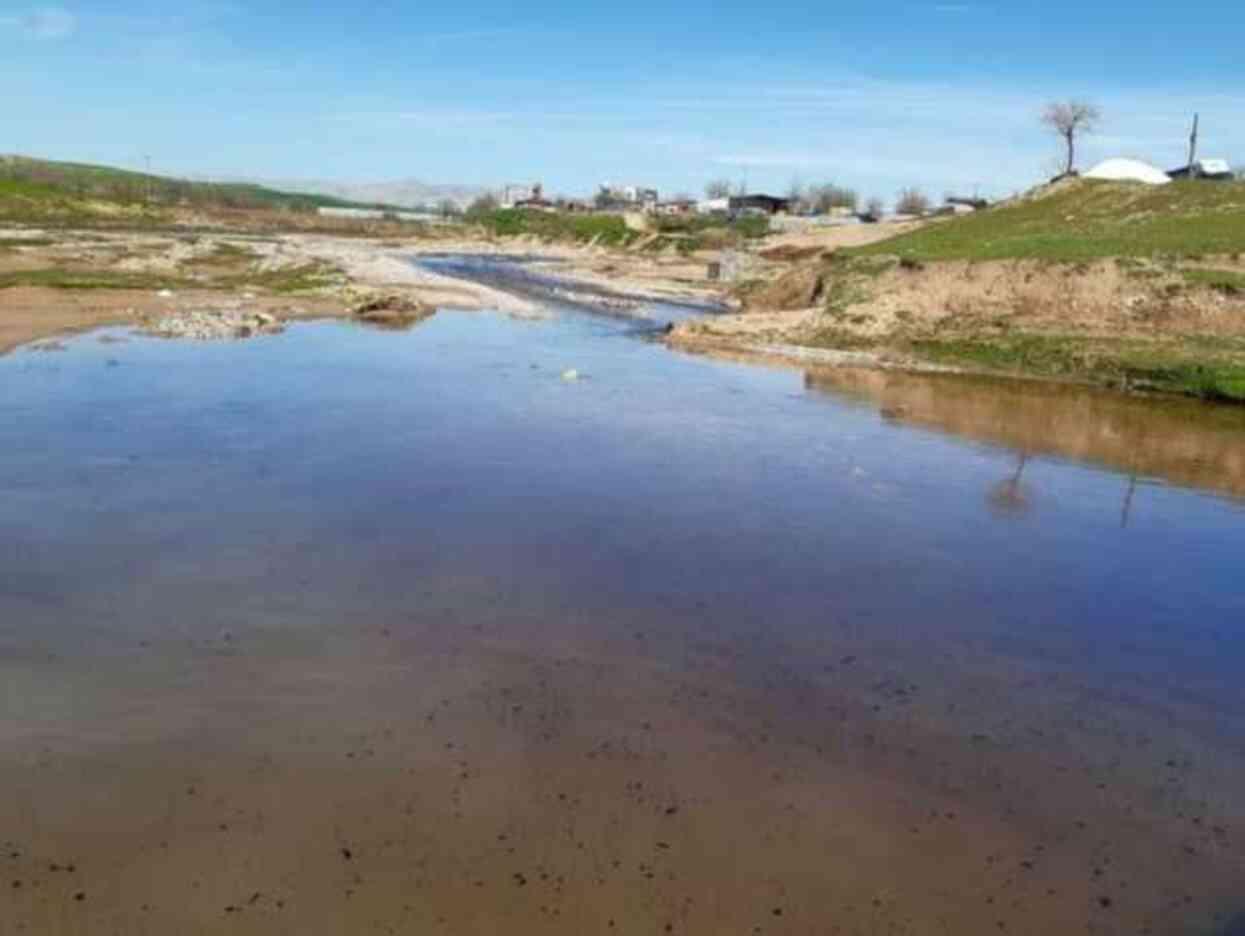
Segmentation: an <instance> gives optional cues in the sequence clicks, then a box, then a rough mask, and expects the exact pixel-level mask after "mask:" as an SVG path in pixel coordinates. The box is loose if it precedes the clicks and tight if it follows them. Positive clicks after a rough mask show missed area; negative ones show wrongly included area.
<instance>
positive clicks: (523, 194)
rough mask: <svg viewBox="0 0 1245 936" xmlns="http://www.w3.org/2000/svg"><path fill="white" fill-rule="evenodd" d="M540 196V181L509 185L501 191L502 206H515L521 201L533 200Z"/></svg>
mask: <svg viewBox="0 0 1245 936" xmlns="http://www.w3.org/2000/svg"><path fill="white" fill-rule="evenodd" d="M540 196H541V184H540V183H539V182H536V183H533V184H532V185H507V186H506V187H505V188H504V189H502V192H501V207H503V208H514V207H517V206H518V204H519V202H525V201H531V200H532V199H533V198H540Z"/></svg>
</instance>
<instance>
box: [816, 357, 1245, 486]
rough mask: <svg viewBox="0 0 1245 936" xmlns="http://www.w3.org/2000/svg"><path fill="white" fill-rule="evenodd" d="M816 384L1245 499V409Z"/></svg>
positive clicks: (998, 390) (1068, 394)
mask: <svg viewBox="0 0 1245 936" xmlns="http://www.w3.org/2000/svg"><path fill="white" fill-rule="evenodd" d="M805 383H806V385H807V386H808V387H810V388H814V389H817V390H824V391H826V392H828V393H832V394H835V395H839V396H843V397H849V398H858V399H861V400H867V401H869V402H871V403H872V404H875V405H877V406H878V407H879V408H880V410H881V412H882V414H883V415H884V416H885V417H886V418H888V419H892V420H894V421H896V422H899V423H903V424H905V425H910V426H920V427H924V428H929V429H935V430H938V431H940V432H947V433H952V434H954V435H957V436H961V437H963V438H966V439H973V440H978V441H981V442H987V443H990V444H993V445H1001V446H1006V447H1008V448H1011V449H1014V450H1016V451H1018V452H1021V453H1024V454H1026V455H1050V456H1056V457H1059V458H1069V459H1076V460H1078V461H1085V462H1091V463H1094V464H1099V465H1103V466H1106V467H1108V468H1110V469H1112V470H1114V471H1118V472H1120V473H1121V474H1123V475H1125V476H1126V477H1127V478H1128V488H1127V489H1128V493H1127V495H1126V496H1127V497H1128V498H1130V499H1131V497H1132V496H1133V495H1134V494H1135V493H1136V481H1137V479H1138V477H1143V478H1145V477H1150V478H1160V479H1162V480H1165V481H1169V482H1171V483H1174V484H1183V485H1188V486H1190V487H1198V488H1205V489H1207V490H1213V491H1220V492H1222V493H1225V494H1231V495H1233V496H1235V497H1245V444H1243V440H1245V409H1242V408H1240V407H1228V406H1207V405H1206V404H1204V403H1199V402H1196V401H1191V400H1179V399H1159V400H1154V399H1143V398H1139V397H1129V396H1124V395H1122V394H1117V393H1110V392H1107V391H1102V390H1095V389H1090V388H1086V387H1076V386H1064V385H1059V384H1042V383H1031V382H1028V381H1018V380H1004V379H997V380H996V379H991V378H984V377H948V376H943V375H915V374H902V373H896V372H885V371H863V370H849V369H837V370H836V369H824V370H814V371H809V372H807V373H806V374H805Z"/></svg>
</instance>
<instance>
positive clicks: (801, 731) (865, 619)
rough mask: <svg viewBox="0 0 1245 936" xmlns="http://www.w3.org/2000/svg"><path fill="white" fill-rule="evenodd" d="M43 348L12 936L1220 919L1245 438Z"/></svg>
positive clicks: (1235, 705) (525, 352) (551, 346)
mask: <svg viewBox="0 0 1245 936" xmlns="http://www.w3.org/2000/svg"><path fill="white" fill-rule="evenodd" d="M120 334H121V333H118V332H109V333H107V335H106V337H108V338H110V339H112V338H115V337H118V336H120ZM66 345H67V350H66V351H64V352H62V353H43V354H33V353H23V352H18V353H15V354H14V355H10V356H8V357H6V358H0V530H3V539H2V540H0V703H2V704H3V717H2V718H0V790H3V791H4V795H3V796H0V846H2V849H3V850H2V852H0V885H2V886H0V932H4V933H9V932H14V933H18V932H25V933H38V934H47V933H50V934H60V933H72V934H88V933H89V934H96V933H124V934H131V933H138V934H164V933H179V934H183V933H185V934H196V933H204V934H208V933H213V934H214V933H239V934H249V933H255V934H259V933H263V934H272V933H289V934H305V933H347V932H348V933H448V934H458V933H464V934H466V933H472V934H474V933H508V934H524V933H537V932H539V933H542V934H547V933H568V934H571V933H574V934H583V933H665V932H671V933H705V934H710V933H711V934H730V933H740V934H754V933H757V934H760V933H764V934H777V933H801V934H806V933H814V932H816V933H844V934H855V933H860V934H882V933H888V934H890V933H895V934H898V933H911V934H927V933H928V934H943V933H954V934H964V933H983V932H1007V933H1030V934H1039V933H1040V934H1049V933H1078V932H1081V933H1089V932H1092V933H1120V934H1124V933H1127V934H1136V933H1146V932H1148V933H1155V934H1160V933H1162V934H1166V933H1180V934H1184V933H1190V934H1230V933H1236V932H1238V931H1239V928H1240V926H1241V925H1242V919H1241V916H1240V915H1241V914H1242V913H1245V692H1243V691H1242V689H1241V677H1240V674H1241V672H1242V661H1243V660H1245V632H1243V631H1242V626H1241V621H1243V620H1245V586H1243V585H1242V579H1241V572H1240V569H1241V566H1240V557H1241V555H1242V554H1243V550H1242V547H1245V511H1243V510H1242V504H1241V502H1240V501H1239V500H1237V499H1235V498H1234V496H1233V495H1239V494H1240V493H1241V491H1240V487H1239V483H1240V482H1239V478H1238V477H1237V469H1236V467H1233V466H1236V465H1237V462H1236V461H1235V458H1236V455H1235V454H1234V453H1235V452H1236V451H1237V447H1236V446H1235V445H1234V444H1233V440H1239V439H1242V438H1245V435H1243V434H1242V431H1241V430H1242V428H1243V426H1242V422H1241V421H1240V420H1241V417H1240V416H1239V414H1236V413H1235V411H1226V410H1214V409H1207V408H1191V409H1189V410H1188V411H1187V412H1185V411H1182V414H1181V416H1180V418H1179V420H1178V423H1179V430H1178V431H1176V428H1175V426H1176V424H1175V423H1171V422H1170V421H1165V420H1166V417H1165V416H1163V415H1161V411H1162V408H1163V406H1164V404H1153V405H1152V404H1148V403H1137V402H1136V401H1129V402H1128V403H1127V404H1126V405H1127V407H1128V409H1127V414H1128V415H1127V418H1125V417H1124V416H1121V415H1120V411H1117V410H1115V409H1112V407H1111V405H1110V404H1109V403H1107V402H1102V401H1103V400H1105V399H1106V398H1103V397H1098V396H1093V397H1085V396H1077V395H1076V394H1075V393H1070V392H1069V391H1065V390H1052V389H1050V388H1047V387H1043V386H1041V385H1037V384H1033V385H1030V384H1015V385H1009V387H1008V389H1007V390H1006V391H1005V392H1003V395H1002V396H1000V395H999V394H1000V391H998V390H997V388H991V387H989V386H988V385H984V386H983V385H980V384H978V385H973V384H971V383H959V382H951V383H946V382H940V381H935V382H933V383H930V382H917V383H904V382H903V381H902V380H901V379H899V378H880V377H877V376H868V375H854V376H853V375H842V374H840V375H836V376H834V377H826V376H824V375H821V376H818V375H813V376H810V377H809V378H808V379H807V380H806V379H804V378H803V377H802V376H801V375H800V374H798V373H793V372H787V371H779V370H766V369H756V368H750V367H747V366H743V365H738V364H730V363H723V362H715V361H710V360H706V359H701V358H694V357H689V356H684V355H679V354H674V353H671V352H669V351H667V350H666V349H664V348H662V347H660V346H658V345H655V344H651V343H648V342H644V341H640V340H636V339H635V338H633V337H629V336H628V335H627V334H626V326H623V325H622V324H621V323H618V322H611V321H608V320H605V319H600V318H593V317H590V316H583V315H578V314H574V313H571V312H563V313H562V314H560V315H558V316H557V317H555V318H554V319H553V320H551V321H546V322H515V321H510V320H508V319H505V318H503V317H500V316H492V315H487V314H474V315H473V314H452V313H442V314H440V315H438V316H437V317H436V318H434V319H431V320H428V321H426V322H424V323H423V324H421V325H420V326H419V327H417V328H415V329H414V330H412V331H410V332H405V333H384V332H378V331H371V330H366V329H363V328H358V327H352V326H350V325H349V324H345V323H317V324H303V325H295V326H293V327H291V328H290V330H289V331H288V332H287V333H286V334H284V335H281V336H276V337H266V338H260V339H256V340H253V341H248V342H238V343H230V344H220V345H194V344H185V343H177V342H162V341H158V340H148V339H139V338H130V340H128V341H126V342H125V343H121V344H117V343H103V342H101V341H100V340H99V336H95V335H85V336H79V337H76V338H73V339H70V340H68V341H67V342H66ZM568 368H575V369H576V370H578V371H579V372H580V374H581V375H582V376H581V379H580V380H578V381H574V382H567V381H564V380H562V379H561V376H560V375H561V374H562V373H563V372H564V371H565V370H566V369H568ZM879 381H881V382H879ZM974 386H975V389H974ZM1112 399H1118V398H1112ZM999 400H1004V401H1006V405H1005V409H1006V411H1007V412H1005V413H1004V412H1000V411H999ZM1087 401H1088V402H1087ZM1121 405H1124V404H1121ZM1152 406H1153V408H1152ZM1138 407H1139V408H1138ZM1009 413H1010V414H1028V415H1023V418H1022V416H1017V417H1016V419H1008V418H1007V415H1008V414H1009ZM1197 414H1202V415H1203V416H1204V419H1203V420H1201V422H1199V419H1200V417H1199V415H1197ZM1113 420H1114V422H1113ZM1121 420H1122V421H1123V422H1125V423H1127V424H1128V425H1139V426H1142V427H1144V426H1146V425H1150V424H1152V425H1154V426H1159V427H1166V428H1164V429H1163V433H1164V435H1172V434H1173V433H1174V434H1175V436H1176V437H1178V444H1173V445H1170V446H1165V445H1161V444H1157V443H1154V442H1153V441H1152V440H1148V439H1147V441H1146V442H1145V443H1144V444H1142V443H1140V442H1138V443H1136V444H1123V443H1120V444H1119V445H1117V444H1116V442H1115V441H1113V440H1117V439H1118V437H1119V434H1120V431H1121V430H1120V429H1119V424H1120V421H1121ZM1234 420H1236V422H1233V421H1234ZM1017 421H1020V422H1023V423H1024V425H1023V427H1018V425H1017ZM1074 440H1080V441H1074ZM1117 450H1118V452H1126V453H1127V457H1125V455H1121V454H1117ZM1125 462H1127V463H1125ZM1191 466H1192V467H1191ZM1130 488H1131V493H1130ZM1126 498H1127V501H1126ZM1234 927H1236V929H1234Z"/></svg>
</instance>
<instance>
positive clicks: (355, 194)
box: [244, 179, 486, 208]
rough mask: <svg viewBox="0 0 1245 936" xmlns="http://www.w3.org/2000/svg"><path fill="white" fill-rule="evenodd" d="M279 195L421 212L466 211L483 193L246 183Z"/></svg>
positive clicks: (401, 182)
mask: <svg viewBox="0 0 1245 936" xmlns="http://www.w3.org/2000/svg"><path fill="white" fill-rule="evenodd" d="M244 181H246V182H248V183H252V184H257V185H261V186H264V187H266V188H270V189H276V190H277V191H280V192H291V193H297V194H303V195H321V196H326V197H329V198H336V199H341V200H344V201H349V202H358V203H361V204H385V205H393V206H395V207H398V208H425V207H431V206H435V205H439V204H440V203H441V202H442V201H452V202H454V203H455V204H456V205H458V206H459V207H461V208H466V207H467V206H468V205H469V204H471V202H472V201H474V200H475V199H476V198H477V197H479V196H480V195H483V194H484V192H485V191H486V189H484V188H482V187H480V186H477V185H453V184H444V185H438V184H431V183H428V182H421V181H420V180H418V179H398V180H395V181H392V182H340V181H327V180H319V179H247V180H244Z"/></svg>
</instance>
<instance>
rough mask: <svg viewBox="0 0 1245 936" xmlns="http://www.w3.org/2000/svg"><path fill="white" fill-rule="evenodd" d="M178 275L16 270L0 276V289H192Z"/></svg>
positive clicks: (107, 271)
mask: <svg viewBox="0 0 1245 936" xmlns="http://www.w3.org/2000/svg"><path fill="white" fill-rule="evenodd" d="M194 285H195V283H194V282H193V281H191V280H187V279H184V278H182V277H179V276H172V275H163V274H153V273H130V272H118V271H112V270H90V271H74V270H60V269H48V270H17V271H15V272H12V273H0V289H13V288H15V287H18V286H36V287H42V288H44V289H178V288H182V287H185V286H194Z"/></svg>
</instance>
